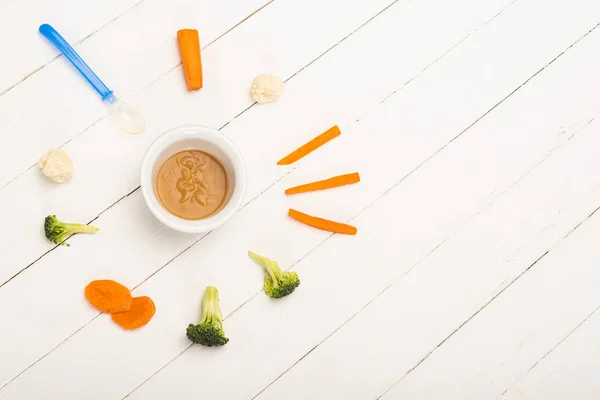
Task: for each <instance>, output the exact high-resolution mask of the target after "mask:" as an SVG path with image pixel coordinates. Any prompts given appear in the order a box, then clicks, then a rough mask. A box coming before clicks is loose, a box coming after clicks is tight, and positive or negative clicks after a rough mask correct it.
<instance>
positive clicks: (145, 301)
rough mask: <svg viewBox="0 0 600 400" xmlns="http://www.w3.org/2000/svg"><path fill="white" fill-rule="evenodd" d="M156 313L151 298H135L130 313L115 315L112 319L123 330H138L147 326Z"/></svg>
mask: <svg viewBox="0 0 600 400" xmlns="http://www.w3.org/2000/svg"><path fill="white" fill-rule="evenodd" d="M155 312H156V306H155V305H154V302H153V301H152V299H151V298H150V297H146V296H141V297H134V298H133V301H132V302H131V308H130V309H129V311H125V312H120V313H114V314H113V315H111V318H112V320H113V321H115V323H117V325H119V326H120V327H121V328H123V329H137V328H141V327H142V326H144V325H146V324H147V323H148V322H150V320H151V319H152V317H153V316H154V313H155Z"/></svg>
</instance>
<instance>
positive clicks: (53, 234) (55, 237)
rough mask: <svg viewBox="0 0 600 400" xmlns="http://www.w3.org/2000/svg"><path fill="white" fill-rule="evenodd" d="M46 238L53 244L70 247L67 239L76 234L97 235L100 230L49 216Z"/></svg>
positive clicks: (45, 226) (47, 218) (45, 227)
mask: <svg viewBox="0 0 600 400" xmlns="http://www.w3.org/2000/svg"><path fill="white" fill-rule="evenodd" d="M44 231H45V233H46V237H47V238H48V240H50V241H51V242H52V243H56V244H62V245H65V246H69V244H68V243H65V239H66V238H68V237H69V236H71V235H75V234H76V233H96V232H98V228H96V227H94V226H91V225H85V224H67V223H65V222H61V221H59V220H58V218H56V215H48V216H47V217H46V220H45V221H44Z"/></svg>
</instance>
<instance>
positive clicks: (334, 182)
mask: <svg viewBox="0 0 600 400" xmlns="http://www.w3.org/2000/svg"><path fill="white" fill-rule="evenodd" d="M357 182H360V175H358V172H354V173H352V174H346V175H338V176H334V177H333V178H329V179H325V180H322V181H317V182H311V183H307V184H304V185H300V186H294V187H292V188H289V189H287V190H286V191H285V194H298V193H306V192H314V191H317V190H324V189H331V188H334V187H338V186H344V185H350V184H352V183H357Z"/></svg>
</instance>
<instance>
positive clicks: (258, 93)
mask: <svg viewBox="0 0 600 400" xmlns="http://www.w3.org/2000/svg"><path fill="white" fill-rule="evenodd" d="M250 92H251V93H252V98H253V99H254V101H256V102H257V103H260V104H263V103H270V102H272V101H274V100H275V99H277V98H278V97H279V96H280V95H281V93H283V81H282V80H281V78H280V77H278V76H273V75H269V74H264V75H259V76H257V77H256V78H254V82H252V87H251V88H250Z"/></svg>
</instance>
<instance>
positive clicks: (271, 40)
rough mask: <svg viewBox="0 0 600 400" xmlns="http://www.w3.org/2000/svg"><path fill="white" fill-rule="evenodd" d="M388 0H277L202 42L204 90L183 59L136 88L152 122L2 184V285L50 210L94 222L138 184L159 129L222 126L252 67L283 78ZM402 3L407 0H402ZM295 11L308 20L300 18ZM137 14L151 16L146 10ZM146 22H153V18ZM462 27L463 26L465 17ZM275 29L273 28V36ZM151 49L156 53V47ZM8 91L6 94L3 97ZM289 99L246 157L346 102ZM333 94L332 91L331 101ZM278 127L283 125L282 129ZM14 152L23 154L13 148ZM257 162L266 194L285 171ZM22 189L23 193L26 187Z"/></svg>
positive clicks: (35, 252)
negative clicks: (62, 171)
mask: <svg viewBox="0 0 600 400" xmlns="http://www.w3.org/2000/svg"><path fill="white" fill-rule="evenodd" d="M392 1H393V0H376V1H370V2H362V1H359V2H356V3H354V6H353V7H347V2H342V1H341V0H336V1H332V2H327V3H326V5H324V4H322V2H320V1H318V0H312V2H304V3H303V5H300V3H298V2H296V1H290V0H287V1H281V2H277V3H273V4H272V5H270V6H269V7H266V8H265V9H264V10H262V12H260V13H258V14H256V16H255V17H253V18H251V19H250V20H248V21H247V23H245V24H243V25H240V26H239V27H238V28H236V29H235V30H234V31H232V32H231V33H230V34H228V35H226V36H225V37H223V38H222V39H220V40H219V41H218V42H217V43H216V44H215V45H214V46H210V47H209V48H208V49H206V50H205V51H204V53H203V65H204V70H205V79H206V85H205V87H204V88H203V90H202V91H201V92H197V93H189V92H187V91H186V89H185V83H184V80H183V78H182V72H181V70H180V69H179V68H177V69H175V70H173V71H172V72H170V73H168V74H167V75H165V76H164V77H162V78H161V79H160V80H159V81H158V82H156V84H154V85H152V86H151V87H149V88H148V89H147V90H145V91H144V92H143V93H141V94H140V96H138V97H136V100H137V102H138V103H139V105H140V106H141V108H142V110H144V113H145V115H146V116H147V117H148V126H149V127H148V130H147V132H146V133H145V134H144V135H143V136H141V137H131V136H128V135H125V134H123V132H117V131H115V130H114V127H113V124H112V121H110V120H102V121H100V122H98V123H97V124H95V125H94V126H93V127H91V128H90V129H89V130H87V131H86V132H85V133H84V134H82V135H80V136H78V137H77V138H75V139H74V140H73V141H71V142H69V143H68V144H67V145H65V146H64V150H65V151H66V152H67V153H68V154H69V155H70V157H71V159H72V160H73V163H74V164H75V168H76V175H75V176H74V178H73V181H72V182H69V183H68V184H65V185H61V186H60V187H59V186H57V185H55V184H54V183H53V182H49V181H48V180H47V179H46V178H45V177H44V176H42V175H41V174H40V172H39V171H38V168H37V167H36V168H34V169H32V170H29V171H27V172H26V173H25V174H23V175H22V176H21V177H20V178H19V179H17V180H16V181H13V182H12V183H11V184H9V185H8V186H5V187H4V188H2V189H0V205H2V206H6V207H10V208H11V209H13V211H14V213H11V215H10V216H8V218H10V221H6V222H7V223H12V224H13V226H14V227H15V230H14V231H12V232H3V233H1V234H0V239H1V240H0V259H1V260H2V264H3V265H7V268H3V269H2V270H1V271H0V284H2V283H4V282H6V281H7V280H8V279H10V278H11V277H13V276H14V275H15V274H17V273H18V272H19V271H21V270H23V268H25V267H26V266H28V265H29V264H30V263H32V262H34V261H35V260H37V259H38V258H39V257H40V256H42V255H43V254H44V253H46V252H47V251H49V250H51V249H52V246H51V244H49V243H48V241H47V240H46V239H45V238H44V237H43V236H42V235H32V232H38V231H39V229H40V226H41V223H42V221H43V219H44V217H45V216H46V215H48V214H58V216H59V218H62V219H64V220H67V221H68V220H71V221H85V222H88V221H90V220H91V219H93V218H95V217H96V216H97V215H98V214H99V213H100V212H102V211H103V210H105V209H106V208H108V207H110V206H111V205H112V204H114V203H115V202H117V201H118V200H119V199H121V198H122V197H123V196H125V195H126V194H128V193H130V192H131V191H132V190H134V189H135V188H136V187H138V185H139V165H140V164H141V159H142V157H143V154H144V152H145V149H146V148H147V146H148V145H149V144H150V143H151V141H152V140H154V139H155V138H156V137H158V136H159V135H160V134H161V133H162V132H164V131H165V130H167V129H171V128H173V127H175V126H177V125H180V124H183V123H202V124H203V125H208V126H213V127H219V126H222V125H223V124H225V123H226V122H227V121H229V120H231V119H233V118H235V116H236V115H237V114H239V113H240V112H242V111H243V110H244V109H246V108H248V107H249V106H250V105H251V104H252V99H251V97H250V95H249V92H248V90H249V86H250V84H251V82H252V80H253V79H254V77H255V76H256V75H258V74H260V73H264V72H272V73H276V74H277V73H279V74H281V75H282V76H283V77H284V78H285V77H290V76H292V75H293V74H295V73H296V72H297V71H298V70H299V69H301V68H302V67H304V66H306V65H307V64H308V63H310V62H311V61H312V60H314V59H315V58H316V57H318V56H319V55H320V54H322V53H323V52H324V51H326V50H327V49H328V46H333V45H335V44H336V43H338V42H339V41H340V40H341V39H343V38H344V36H345V35H347V34H348V33H349V32H351V31H352V30H354V29H356V28H357V27H358V26H359V25H360V24H362V23H364V22H365V21H366V20H367V19H368V17H365V15H375V14H376V13H378V12H379V11H381V10H382V9H383V8H384V7H385V6H386V5H388V4H390V3H392ZM499 1H503V2H506V1H507V0H499ZM164 4H167V3H164ZM344 4H345V6H344ZM401 4H402V2H399V3H398V5H401ZM340 7H346V8H347V12H345V13H344V15H343V16H339V15H338V14H339V8H340ZM154 13H155V14H156V15H154ZM154 13H153V14H152V15H154V16H153V18H150V16H148V18H149V19H150V20H151V21H154V23H156V24H158V23H159V22H158V19H159V18H162V15H161V14H160V13H159V12H158V10H154ZM299 16H301V17H302V19H299V18H297V17H299ZM331 19H335V20H336V24H335V26H334V27H332V26H330V24H329V21H330V20H331ZM140 21H146V20H145V19H143V18H142V17H140ZM289 21H292V22H291V23H290V22H289ZM146 23H147V22H144V24H146ZM307 23H310V24H312V25H313V28H312V29H310V30H309V31H307V32H304V33H303V34H301V35H300V34H299V32H302V31H303V30H304V28H305V26H306V24H307ZM211 26H212V25H211ZM265 27H268V29H266V28H265ZM147 29H151V28H150V26H148V27H147ZM460 29H464V27H462V26H461V28H460ZM274 32H277V34H276V35H274ZM461 33H462V31H461ZM206 36H208V35H206ZM206 36H205V37H206ZM112 40H113V39H109V38H107V39H106V43H107V44H108V43H112ZM450 40H452V38H449V39H448V40H447V41H440V43H436V44H435V45H432V46H431V47H430V48H429V50H428V51H427V52H425V51H424V52H423V57H418V58H416V59H415V60H414V62H413V63H410V64H409V66H408V67H409V68H410V69H409V70H406V74H407V75H404V76H405V77H406V79H408V78H409V77H410V76H411V75H409V74H412V73H416V72H417V71H419V70H420V69H422V68H423V66H424V65H426V64H427V63H428V62H430V61H431V60H432V59H435V57H437V55H438V54H439V52H440V51H443V50H444V49H445V47H444V46H451V44H448V41H450ZM412 46H414V45H412ZM257 49H258V50H257ZM173 51H175V50H173ZM379 53H381V50H380V51H379ZM375 54H376V53H375ZM155 57H160V53H159V55H158V56H156V55H155ZM384 57H390V56H389V55H384ZM390 58H391V57H390ZM399 61H400V60H398V61H397V63H399ZM396 65H397V64H396ZM363 68H364V66H363ZM392 72H395V71H391V70H389V71H386V73H387V75H385V76H390V74H391V73H392ZM393 75H397V73H394V74H393ZM345 77H348V75H345ZM149 79H150V78H149ZM334 82H335V83H336V84H342V83H343V85H344V87H347V85H348V81H344V82H340V81H339V80H335V81H334ZM375 82H376V83H377V84H379V85H381V86H379V87H377V89H378V90H377V91H375V90H374V91H373V93H372V94H371V95H370V96H366V97H365V98H364V100H362V102H357V104H356V105H355V106H354V107H355V108H352V109H349V110H348V111H349V112H350V111H355V110H356V109H358V107H360V106H361V105H363V104H373V103H376V102H378V101H380V100H381V98H382V97H383V96H384V95H385V93H389V91H391V90H392V89H391V88H393V87H394V86H392V85H394V84H395V82H393V81H392V82H388V83H385V84H384V81H383V77H382V79H381V80H375V81H374V82H373V84H375ZM368 84H369V82H364V83H363V84H361V85H360V86H357V88H356V90H357V92H356V94H355V95H354V94H353V97H352V98H353V99H357V98H359V96H360V95H361V94H364V93H368V90H369V89H368ZM375 87H376V86H373V88H372V89H375ZM359 88H360V90H359ZM381 93H383V94H381ZM336 96H338V95H337V94H336ZM4 97H5V96H3V97H0V103H1V101H2V99H3V98H4ZM286 98H289V100H285V99H282V101H281V103H280V104H281V105H267V106H265V107H262V108H261V110H258V114H257V115H259V116H260V118H261V119H262V124H263V129H264V131H262V132H260V133H258V135H257V134H256V133H255V132H258V131H259V130H260V129H261V128H255V131H252V132H250V131H248V132H244V135H245V136H250V137H251V138H252V139H253V141H251V142H249V143H247V145H249V146H251V147H250V148H248V147H246V148H245V149H244V150H245V153H246V156H247V157H252V156H253V154H254V153H256V152H257V151H262V149H261V148H262V145H259V144H260V143H261V142H260V140H263V139H264V140H267V142H265V143H268V142H271V143H272V145H273V146H275V143H277V147H273V148H272V151H273V153H272V154H273V157H276V156H280V155H281V154H283V153H284V148H285V146H289V143H295V142H300V141H302V140H304V137H306V136H310V135H313V134H314V132H318V131H319V130H321V129H323V126H328V125H330V124H331V125H332V124H334V123H336V122H338V121H339V120H340V119H339V118H338V116H339V113H341V112H343V110H344V108H343V104H339V105H336V106H335V107H336V109H335V111H336V112H334V110H333V109H332V111H331V114H329V115H327V114H323V113H319V114H320V116H319V117H317V116H315V115H314V114H312V113H315V112H316V111H320V109H317V108H316V107H314V106H312V105H311V106H307V104H309V102H312V103H315V104H317V102H315V101H314V99H307V98H303V99H299V98H298V97H296V96H294V95H290V96H286ZM323 100H324V99H323ZM331 100H332V99H331V98H330V99H329V101H331ZM346 100H347V99H346ZM82 101H83V100H82ZM286 101H297V103H295V104H294V107H297V106H298V105H300V106H302V108H301V109H300V110H298V112H297V113H296V114H295V115H293V118H296V121H290V120H286V118H291V117H292V115H291V114H286V113H280V114H279V117H277V119H275V118H273V117H272V116H271V114H273V115H277V114H276V113H277V112H278V111H275V110H276V109H277V108H278V107H282V106H283V103H284V102H286ZM323 103H324V102H322V101H321V100H320V101H319V102H318V104H319V105H321V104H323ZM287 104H288V105H287V106H285V107H286V108H289V103H287ZM344 104H345V103H344ZM100 106H101V105H100ZM0 108H1V106H0ZM265 112H267V114H266V115H265V114H264V113H265ZM309 113H311V114H309ZM309 119H310V121H309ZM300 121H301V123H300ZM269 124H270V125H269ZM276 125H279V127H278V129H281V130H280V131H279V132H275V131H274V130H267V129H274V128H273V127H274V126H276ZM292 125H294V126H293V127H292ZM257 126H259V125H257ZM281 132H287V134H286V135H282V134H281ZM252 135H254V136H252ZM259 135H260V136H259ZM254 140H255V141H254ZM257 145H259V147H258V148H257ZM5 150H6V149H5ZM0 151H2V150H0ZM6 151H8V150H6ZM11 151H12V152H13V153H15V154H16V153H18V152H15V149H11ZM15 154H13V156H15ZM275 154H276V155H275ZM109 160H110V162H109ZM261 161H262V164H261V165H260V166H261V167H263V166H265V165H268V167H266V168H265V169H268V170H269V171H270V172H269V175H265V176H264V177H263V176H260V178H259V179H258V180H252V182H251V183H252V184H254V183H257V184H258V185H259V186H258V187H256V186H253V187H250V188H249V194H250V195H251V196H255V195H256V194H258V193H260V191H262V190H264V188H266V187H267V186H269V185H270V184H271V183H272V182H274V181H275V180H276V179H277V175H281V174H282V173H281V169H277V166H276V165H275V164H274V163H271V160H269V159H262V160H261ZM249 162H250V161H249ZM23 193H27V196H24V195H23ZM72 204H76V207H75V206H71V207H67V206H66V205H72ZM23 237H31V240H30V241H29V242H27V243H25V242H23V240H22V238H23Z"/></svg>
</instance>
